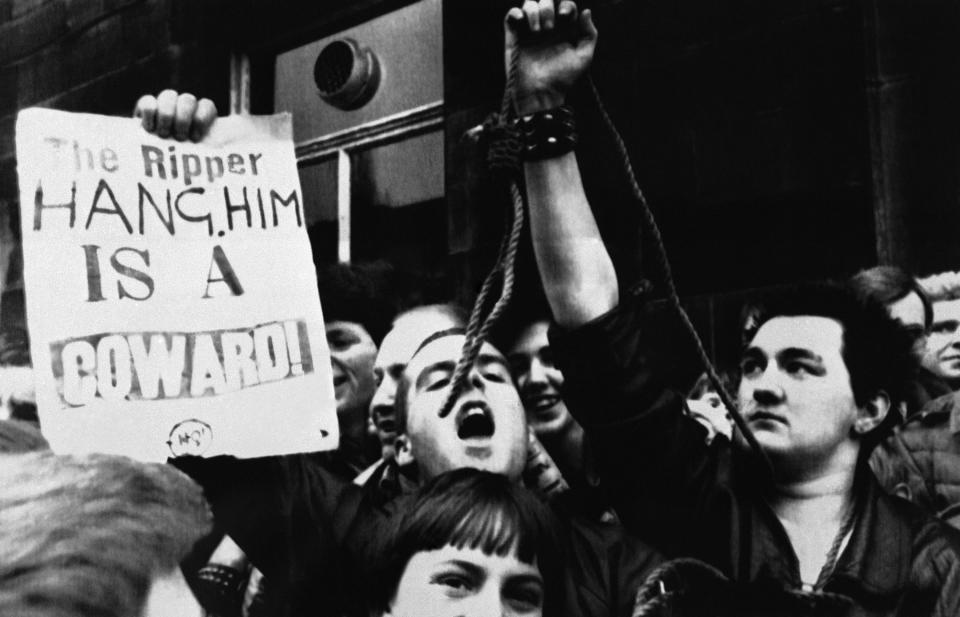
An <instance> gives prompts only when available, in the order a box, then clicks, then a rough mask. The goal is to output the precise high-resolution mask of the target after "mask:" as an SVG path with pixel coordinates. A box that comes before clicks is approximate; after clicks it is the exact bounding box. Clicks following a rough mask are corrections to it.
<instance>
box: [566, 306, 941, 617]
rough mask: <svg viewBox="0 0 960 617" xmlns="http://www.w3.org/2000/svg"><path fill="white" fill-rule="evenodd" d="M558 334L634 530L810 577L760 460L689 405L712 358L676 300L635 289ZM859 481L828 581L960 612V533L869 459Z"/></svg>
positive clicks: (700, 553)
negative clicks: (878, 474) (767, 493)
mask: <svg viewBox="0 0 960 617" xmlns="http://www.w3.org/2000/svg"><path fill="white" fill-rule="evenodd" d="M551 345H552V348H553V349H554V351H555V353H556V356H557V360H558V363H559V366H560V367H561V370H562V371H563V374H564V378H565V392H564V400H566V402H567V404H568V406H569V408H570V410H571V412H572V413H574V415H575V416H576V418H577V420H578V421H579V422H580V423H581V424H582V425H583V427H584V429H585V430H586V431H587V434H588V435H589V437H590V439H591V440H592V443H593V444H594V445H595V446H596V452H597V454H598V458H599V460H598V464H599V465H600V468H601V473H602V474H603V476H602V477H603V481H604V482H605V483H606V484H607V486H608V488H609V490H610V494H611V496H612V498H613V500H614V507H615V508H616V509H617V513H618V514H619V516H620V519H621V521H622V522H623V524H624V525H625V526H626V527H627V529H628V530H629V531H630V532H632V533H634V534H636V535H638V536H639V537H641V538H642V539H645V540H647V541H648V542H650V543H651V544H653V545H654V546H656V547H657V548H659V549H661V550H662V551H663V552H664V553H665V554H666V555H667V557H668V558H673V557H679V556H687V557H694V558H697V559H699V560H701V561H704V562H706V563H708V564H711V565H712V566H715V567H716V568H718V569H719V570H720V571H721V572H722V573H723V574H724V575H725V576H726V577H728V578H729V579H730V580H731V581H733V582H735V583H737V584H744V585H749V586H751V587H752V588H754V589H763V588H766V589H770V588H780V589H782V590H787V591H791V590H800V588H801V581H800V574H799V566H798V561H797V557H796V555H795V553H794V551H793V548H792V545H791V543H790V541H789V539H788V537H787V534H786V531H785V530H784V528H783V526H782V525H781V523H780V521H779V520H778V519H777V517H776V515H775V514H774V512H773V511H772V509H771V508H770V507H769V506H768V505H767V503H766V501H765V500H764V498H763V496H762V491H761V487H762V486H764V484H763V482H764V481H763V475H762V474H760V473H759V472H758V470H759V469H761V468H762V467H761V464H760V462H759V461H758V460H756V459H755V458H754V457H753V456H752V455H751V454H750V453H749V452H747V451H744V450H741V449H740V448H735V447H732V446H731V444H730V442H728V441H727V440H725V439H717V440H714V441H713V442H712V443H711V444H709V445H708V444H706V443H705V440H704V437H705V432H704V429H703V428H702V427H701V426H700V425H699V424H698V423H696V422H695V421H693V420H692V419H690V418H689V417H687V416H686V415H685V414H684V413H683V409H684V398H683V396H682V395H681V394H679V392H682V391H685V389H686V386H688V385H689V384H690V383H692V382H693V380H694V379H695V378H696V376H697V375H698V374H699V373H700V371H701V370H702V368H701V367H700V366H699V363H698V361H697V360H696V355H695V354H694V353H693V350H692V343H691V341H690V337H689V335H688V334H687V333H686V332H685V331H684V330H683V329H682V327H681V326H680V322H679V320H678V319H677V317H676V315H675V313H674V312H673V311H672V309H671V308H670V307H669V306H668V305H667V304H666V303H659V302H650V301H643V300H642V299H639V298H631V299H628V300H626V301H624V302H623V303H622V304H621V306H620V307H618V308H617V309H615V310H614V311H612V312H610V313H608V314H607V315H604V316H602V317H600V318H598V319H596V320H594V321H593V322H591V323H589V324H586V325H585V326H582V327H580V328H578V329H576V330H574V331H571V332H563V331H561V330H559V329H557V328H554V330H553V331H551ZM855 492H856V493H857V496H858V499H859V501H860V503H861V504H862V507H861V508H860V514H859V516H858V518H857V520H856V523H855V526H854V529H853V532H852V535H851V539H850V541H849V542H848V544H847V546H846V548H845V549H844V551H843V552H842V554H841V555H840V557H839V560H838V562H837V565H836V567H835V569H834V571H833V573H832V574H831V575H830V577H829V579H828V581H827V583H826V585H825V587H824V589H823V591H825V592H831V593H835V594H841V595H842V596H844V598H845V599H846V600H848V602H847V603H846V607H845V608H843V610H842V611H841V612H840V613H839V614H841V615H870V616H881V615H882V616H892V615H902V616H904V617H907V616H909V617H916V616H925V615H935V616H942V617H948V616H951V617H952V616H956V615H960V535H958V534H957V533H956V532H955V530H953V529H951V528H949V527H947V526H946V525H944V524H943V523H941V522H939V521H937V520H934V519H932V518H930V517H928V516H926V515H924V514H923V513H922V512H920V511H919V510H918V509H917V508H916V507H915V506H913V505H912V504H910V503H908V502H906V501H903V500H900V499H896V498H892V497H888V496H887V495H885V494H884V493H883V492H882V491H881V490H880V489H879V487H878V485H877V483H876V480H875V479H874V478H873V477H872V475H871V474H870V473H869V471H868V470H867V469H866V467H865V466H864V467H863V468H862V469H861V470H860V471H859V472H858V475H857V479H856V483H855ZM774 595H775V594H769V597H774ZM768 609H769V610H770V611H771V612H770V613H768V614H778V607H777V606H770V607H768Z"/></svg>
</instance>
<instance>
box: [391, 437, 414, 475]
mask: <svg viewBox="0 0 960 617" xmlns="http://www.w3.org/2000/svg"><path fill="white" fill-rule="evenodd" d="M393 447H394V448H395V449H396V452H397V464H398V465H400V466H401V467H406V466H407V465H412V464H413V463H414V461H415V460H416V459H415V458H414V456H413V446H411V445H410V438H409V437H407V436H406V435H397V438H396V440H395V441H394V442H393Z"/></svg>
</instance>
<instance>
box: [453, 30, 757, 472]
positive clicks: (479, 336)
mask: <svg viewBox="0 0 960 617" xmlns="http://www.w3.org/2000/svg"><path fill="white" fill-rule="evenodd" d="M519 62H520V52H519V48H518V47H514V48H513V50H512V53H511V55H510V66H509V68H508V70H507V82H506V85H505V87H504V91H503V98H502V100H501V104H500V113H499V114H497V115H495V116H494V117H492V118H491V119H488V120H487V122H485V123H484V130H483V133H484V136H485V137H486V138H487V143H488V147H489V151H488V156H487V162H488V165H489V166H490V168H491V170H492V171H494V172H501V175H502V176H505V177H506V178H507V182H508V185H509V189H510V197H511V199H512V201H513V211H512V222H511V226H510V234H509V235H508V236H507V237H505V238H504V240H503V242H502V243H501V245H500V251H499V254H498V256H497V261H496V263H495V264H494V266H493V268H492V269H491V270H490V273H489V274H488V275H487V277H486V279H485V280H484V282H483V286H482V287H481V288H480V293H479V294H478V295H477V299H476V301H475V302H474V305H473V310H472V311H471V314H470V321H469V323H468V325H467V330H466V340H465V341H464V344H463V349H462V351H461V354H460V360H459V361H458V362H457V366H456V368H455V369H454V373H453V377H452V380H451V387H450V392H449V394H448V395H447V399H446V400H445V401H444V404H443V407H442V408H441V409H440V417H445V416H447V415H448V414H449V413H450V411H451V410H452V409H453V405H454V403H455V402H456V400H457V398H459V397H460V394H462V392H463V389H464V385H465V382H466V379H467V375H468V374H469V371H470V368H471V367H472V366H473V364H474V362H476V359H477V355H478V354H479V353H480V348H481V347H482V346H483V342H484V340H486V337H487V335H488V334H489V332H490V329H491V328H492V327H493V325H494V324H495V323H496V322H497V320H498V319H499V318H500V316H501V315H502V314H503V312H504V310H506V308H507V306H508V305H509V303H510V298H511V297H512V296H513V281H514V261H515V258H516V254H517V246H518V244H519V241H520V234H521V232H522V230H523V220H524V207H525V205H524V198H523V194H522V193H521V192H520V188H519V184H518V179H517V177H518V176H519V173H520V151H521V145H520V139H519V136H518V134H517V128H516V122H515V116H516V109H515V108H514V100H513V98H514V90H515V87H516V83H517V73H518V68H519ZM587 81H588V83H589V85H590V91H591V93H592V94H593V98H594V100H595V102H596V104H597V108H598V109H599V110H600V115H601V118H602V119H603V122H604V124H605V125H606V127H607V130H608V131H610V134H611V136H612V137H613V140H614V143H615V144H616V148H617V154H618V155H619V157H620V162H621V165H622V167H623V171H624V173H625V175H626V176H627V180H628V182H629V183H630V189H631V191H632V193H633V197H634V199H635V200H636V201H637V203H638V204H639V205H640V210H641V214H642V215H643V220H644V223H645V224H646V226H647V228H648V229H649V231H650V235H651V237H652V238H653V243H654V252H655V254H656V257H657V265H658V266H659V268H660V273H661V276H662V278H663V283H664V286H665V287H666V291H667V296H668V298H669V300H670V304H671V305H672V307H673V309H674V310H675V311H676V312H677V315H678V316H679V317H680V320H681V321H682V322H683V325H684V328H685V329H686V330H687V331H688V332H689V333H690V336H691V338H692V339H693V342H694V345H695V347H696V351H697V354H698V356H699V358H700V361H701V362H702V364H703V366H704V367H705V368H706V371H707V375H708V376H709V378H710V381H711V383H713V386H714V388H716V390H717V394H718V395H719V396H720V400H722V401H723V404H724V405H725V406H726V407H727V409H728V410H729V411H730V416H731V418H733V421H734V423H735V424H736V425H737V428H739V429H740V432H741V434H742V435H743V437H744V439H746V441H747V443H748V444H749V446H750V449H751V450H753V451H754V453H755V454H756V455H757V456H758V457H759V458H760V460H762V461H763V462H764V464H765V467H766V470H767V472H768V473H769V474H771V475H772V473H773V467H772V465H771V464H770V460H769V459H768V458H767V455H766V454H765V453H764V451H763V449H762V448H761V447H760V444H759V443H757V440H756V437H754V435H753V431H751V430H750V427H749V426H747V423H746V421H745V420H744V419H743V416H741V415H740V412H739V410H738V409H737V405H736V404H735V403H734V401H733V398H732V397H731V396H730V393H729V392H727V389H726V388H725V387H724V385H723V383H722V382H721V381H720V376H719V375H718V374H717V371H716V368H714V366H713V362H712V361H711V360H710V357H709V356H708V355H707V351H706V349H705V348H704V346H703V342H702V341H701V340H700V335H699V334H697V330H696V328H694V326H693V322H691V321H690V316H689V315H687V312H686V311H685V310H684V308H683V306H682V305H681V304H680V296H679V294H678V293H677V288H676V285H675V283H674V280H673V273H672V270H671V268H670V261H669V259H668V257H667V251H666V248H665V247H664V244H663V236H662V234H661V233H660V227H659V226H658V225H657V221H656V219H655V218H654V216H653V211H652V210H651V209H650V206H649V204H648V203H647V200H646V197H645V196H644V194H643V191H642V190H641V189H640V185H639V183H638V182H637V176H636V174H635V173H634V171H633V165H632V164H631V162H630V154H629V152H628V151H627V146H626V144H625V143H624V141H623V138H622V137H621V135H620V132H619V131H618V130H617V127H616V125H614V123H613V120H612V119H611V118H610V115H609V114H608V113H607V109H606V107H605V106H604V104H603V101H602V99H601V98H600V93H599V92H598V91H597V88H596V85H595V84H594V83H593V79H592V78H591V77H590V76H589V75H587ZM498 279H501V280H502V285H501V289H500V297H499V298H498V299H497V301H496V303H495V304H494V306H493V308H492V309H491V311H490V313H489V314H488V315H487V316H486V317H484V315H483V314H484V311H485V308H486V305H487V303H488V297H489V295H490V293H491V292H492V290H493V288H494V285H495V284H496V282H497V280H498Z"/></svg>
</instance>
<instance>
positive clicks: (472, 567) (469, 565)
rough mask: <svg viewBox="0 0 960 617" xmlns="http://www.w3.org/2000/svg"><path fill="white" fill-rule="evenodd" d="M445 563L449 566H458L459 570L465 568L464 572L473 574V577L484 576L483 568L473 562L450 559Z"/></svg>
mask: <svg viewBox="0 0 960 617" xmlns="http://www.w3.org/2000/svg"><path fill="white" fill-rule="evenodd" d="M445 563H446V564H447V565H451V566H457V567H458V568H463V569H464V570H466V571H467V572H469V573H470V574H472V575H474V576H482V575H483V568H481V567H480V566H478V565H477V564H475V563H473V562H470V561H464V560H463V559H448V560H447V561H446V562H445Z"/></svg>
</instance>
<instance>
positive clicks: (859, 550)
mask: <svg viewBox="0 0 960 617" xmlns="http://www.w3.org/2000/svg"><path fill="white" fill-rule="evenodd" d="M855 486H856V489H855V490H857V491H858V498H859V499H860V506H859V508H860V511H859V515H858V518H857V521H856V523H855V524H854V528H853V532H852V533H851V536H850V540H849V541H848V542H847V546H846V548H845V549H844V551H843V553H842V554H841V555H840V558H839V560H838V561H837V565H836V567H835V569H834V571H833V574H832V575H831V576H830V579H829V580H828V582H827V585H826V589H825V591H840V590H841V589H842V590H844V591H846V592H847V593H846V594H845V595H853V596H860V595H872V596H887V595H890V594H898V593H901V592H902V590H903V588H904V587H905V586H906V585H907V584H908V581H909V578H910V568H911V559H912V544H913V542H912V540H913V534H912V532H911V528H910V525H909V524H908V522H907V521H905V520H904V519H903V517H902V516H901V515H900V514H899V513H898V512H897V510H896V508H895V504H894V503H893V501H892V500H891V498H890V497H888V496H887V495H886V493H884V492H883V490H882V489H881V488H880V486H879V485H878V484H877V481H876V478H875V477H874V475H873V473H872V472H871V471H870V470H869V468H866V467H861V468H860V469H859V470H858V472H857V479H856V483H855ZM751 517H752V519H753V520H752V525H751V526H752V528H753V532H752V534H751V535H752V538H751V542H750V549H749V550H750V557H749V565H748V568H749V570H748V571H749V574H748V580H749V581H751V582H760V581H764V580H766V581H779V584H778V586H782V585H786V586H787V587H790V588H793V589H799V588H800V585H801V583H800V569H799V564H798V562H797V557H796V553H795V552H794V550H793V546H792V544H791V543H790V539H789V537H788V536H787V532H786V531H785V530H784V529H783V525H782V524H781V523H780V521H779V519H777V517H776V514H774V512H773V510H772V509H771V508H770V507H769V506H766V505H765V504H764V505H763V506H762V507H759V508H754V509H753V511H752V513H751ZM742 565H746V564H742V562H741V567H742Z"/></svg>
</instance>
